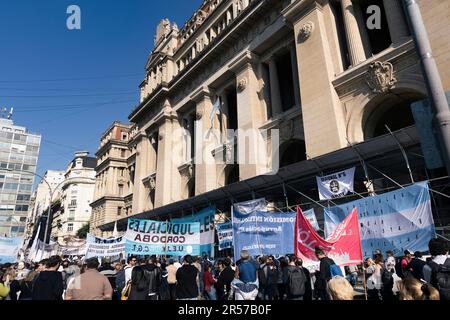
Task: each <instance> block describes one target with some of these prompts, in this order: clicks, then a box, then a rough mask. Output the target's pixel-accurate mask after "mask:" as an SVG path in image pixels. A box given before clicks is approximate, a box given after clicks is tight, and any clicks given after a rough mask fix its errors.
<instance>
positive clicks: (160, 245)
mask: <svg viewBox="0 0 450 320" xmlns="http://www.w3.org/2000/svg"><path fill="white" fill-rule="evenodd" d="M125 238H126V245H125V252H126V253H127V254H137V255H153V254H155V255H171V256H184V255H187V254H190V255H194V256H198V255H200V223H199V222H194V223H189V222H179V223H174V222H166V221H153V220H139V219H133V218H130V219H128V230H127V233H126V234H125Z"/></svg>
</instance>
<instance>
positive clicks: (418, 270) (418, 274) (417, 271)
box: [408, 251, 427, 280]
mask: <svg viewBox="0 0 450 320" xmlns="http://www.w3.org/2000/svg"><path fill="white" fill-rule="evenodd" d="M426 264H427V263H426V262H425V261H423V260H422V253H421V252H420V251H416V252H414V258H412V259H411V262H410V263H409V265H408V269H409V270H410V271H411V273H412V275H413V276H414V278H416V279H417V280H421V279H422V280H423V267H424V266H425V265H426Z"/></svg>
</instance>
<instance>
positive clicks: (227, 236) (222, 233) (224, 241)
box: [216, 222, 233, 251]
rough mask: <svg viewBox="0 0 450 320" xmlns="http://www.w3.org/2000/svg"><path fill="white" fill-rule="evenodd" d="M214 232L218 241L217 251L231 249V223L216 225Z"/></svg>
mask: <svg viewBox="0 0 450 320" xmlns="http://www.w3.org/2000/svg"><path fill="white" fill-rule="evenodd" d="M216 231H217V238H218V239H219V250H220V251H222V250H225V249H229V248H233V225H232V224H231V222H225V223H221V224H216Z"/></svg>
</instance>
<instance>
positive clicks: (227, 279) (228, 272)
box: [216, 258, 234, 300]
mask: <svg viewBox="0 0 450 320" xmlns="http://www.w3.org/2000/svg"><path fill="white" fill-rule="evenodd" d="M222 264H223V269H222V271H220V273H219V277H218V278H217V283H216V286H217V300H227V299H228V293H229V292H230V289H231V282H232V281H233V280H234V271H233V269H232V268H231V260H230V259H229V258H225V259H224V260H223V262H222Z"/></svg>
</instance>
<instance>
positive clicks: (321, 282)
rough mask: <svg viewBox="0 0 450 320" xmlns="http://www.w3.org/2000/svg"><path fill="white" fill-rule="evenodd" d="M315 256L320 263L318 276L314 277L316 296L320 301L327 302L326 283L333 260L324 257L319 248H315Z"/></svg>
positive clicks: (329, 276)
mask: <svg viewBox="0 0 450 320" xmlns="http://www.w3.org/2000/svg"><path fill="white" fill-rule="evenodd" d="M315 254H316V257H317V259H319V261H320V265H319V274H318V275H316V283H315V287H317V295H318V298H320V299H321V300H329V296H328V293H327V283H328V281H330V280H331V278H332V275H331V266H332V265H334V264H335V262H334V261H333V259H330V258H328V257H327V256H326V254H325V252H324V251H323V250H322V249H321V248H320V247H316V248H315Z"/></svg>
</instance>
